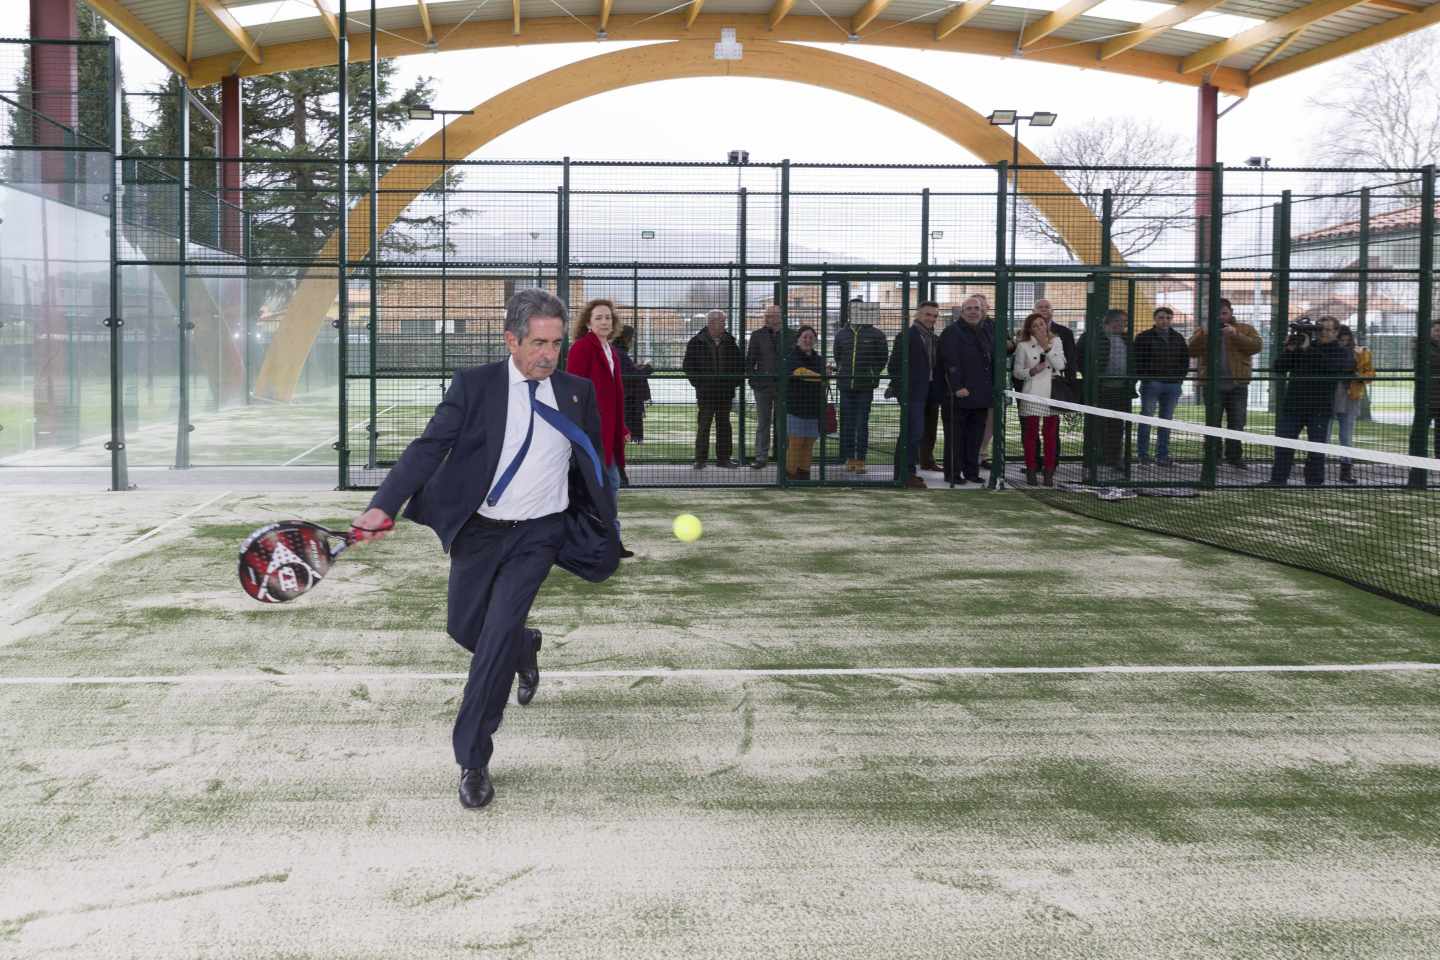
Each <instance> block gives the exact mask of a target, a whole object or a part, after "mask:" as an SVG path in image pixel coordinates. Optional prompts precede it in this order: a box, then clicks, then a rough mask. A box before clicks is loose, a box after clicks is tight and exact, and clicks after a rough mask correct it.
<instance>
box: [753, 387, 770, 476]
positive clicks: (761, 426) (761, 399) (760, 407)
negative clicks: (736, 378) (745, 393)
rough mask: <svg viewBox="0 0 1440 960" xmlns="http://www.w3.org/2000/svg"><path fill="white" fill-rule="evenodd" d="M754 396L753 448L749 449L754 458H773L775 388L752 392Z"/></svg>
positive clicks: (758, 389)
mask: <svg viewBox="0 0 1440 960" xmlns="http://www.w3.org/2000/svg"><path fill="white" fill-rule="evenodd" d="M752 395H753V396H754V397H755V449H754V450H753V451H751V453H752V455H753V456H754V458H755V459H756V460H773V459H775V388H774V387H769V388H766V389H763V390H762V389H760V388H759V387H756V388H755V389H754V391H753V392H752Z"/></svg>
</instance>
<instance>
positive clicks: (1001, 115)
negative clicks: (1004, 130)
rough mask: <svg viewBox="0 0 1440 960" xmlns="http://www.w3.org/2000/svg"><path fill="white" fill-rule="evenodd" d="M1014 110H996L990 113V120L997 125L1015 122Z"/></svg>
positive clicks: (1001, 125)
mask: <svg viewBox="0 0 1440 960" xmlns="http://www.w3.org/2000/svg"><path fill="white" fill-rule="evenodd" d="M1018 112H1019V111H1016V110H996V111H994V112H992V113H991V114H990V122H991V123H993V124H994V125H995V126H997V127H1008V126H1009V125H1010V124H1012V123H1014V122H1015V114H1016V113H1018Z"/></svg>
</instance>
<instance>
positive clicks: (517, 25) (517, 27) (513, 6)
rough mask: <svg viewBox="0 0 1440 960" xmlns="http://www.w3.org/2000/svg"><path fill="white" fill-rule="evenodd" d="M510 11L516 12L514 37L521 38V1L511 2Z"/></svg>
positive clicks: (513, 0) (514, 0)
mask: <svg viewBox="0 0 1440 960" xmlns="http://www.w3.org/2000/svg"><path fill="white" fill-rule="evenodd" d="M510 9H511V10H512V11H514V30H513V35H514V36H517V37H518V36H520V0H510Z"/></svg>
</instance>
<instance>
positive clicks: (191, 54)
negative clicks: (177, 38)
mask: <svg viewBox="0 0 1440 960" xmlns="http://www.w3.org/2000/svg"><path fill="white" fill-rule="evenodd" d="M194 59H195V0H190V3H189V4H187V5H186V10H185V62H186V63H189V62H190V61H191V60H194Z"/></svg>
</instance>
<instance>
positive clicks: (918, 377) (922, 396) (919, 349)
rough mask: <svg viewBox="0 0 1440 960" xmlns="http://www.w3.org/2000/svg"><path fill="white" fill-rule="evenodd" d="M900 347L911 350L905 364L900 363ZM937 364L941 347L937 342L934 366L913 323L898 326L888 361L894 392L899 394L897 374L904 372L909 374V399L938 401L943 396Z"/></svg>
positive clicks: (899, 376)
mask: <svg viewBox="0 0 1440 960" xmlns="http://www.w3.org/2000/svg"><path fill="white" fill-rule="evenodd" d="M901 350H909V352H910V356H909V366H908V367H905V366H902V365H901V364H902V356H901V353H900V351H901ZM939 365H940V347H939V344H938V343H937V344H936V347H935V366H934V367H932V366H931V365H930V357H929V355H928V354H927V353H926V351H925V343H924V341H922V340H921V339H920V334H919V333H916V332H915V325H914V324H911V325H910V326H908V327H906V328H905V329H904V330H901V331H900V333H898V334H897V335H896V336H895V343H894V345H893V346H892V347H891V349H890V363H889V364H888V365H887V369H888V372H889V374H890V380H891V383H893V384H894V385H895V395H896V396H899V394H900V386H899V385H900V378H901V376H902V374H903V375H905V376H908V377H909V383H908V385H907V387H906V389H907V391H908V397H909V399H910V401H911V402H915V403H923V402H926V401H930V402H939V401H940V399H941V397H942V396H943V392H942V390H941V388H940V383H939V378H938V377H936V376H935V373H936V368H938V367H939ZM887 396H888V394H887Z"/></svg>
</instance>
